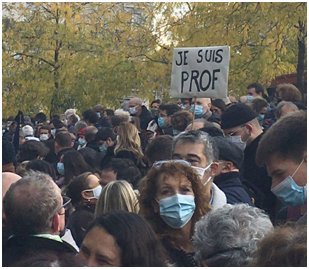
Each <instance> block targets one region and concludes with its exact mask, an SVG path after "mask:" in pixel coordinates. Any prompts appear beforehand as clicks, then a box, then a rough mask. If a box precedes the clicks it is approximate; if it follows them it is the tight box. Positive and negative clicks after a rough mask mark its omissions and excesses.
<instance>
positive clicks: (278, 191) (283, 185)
mask: <svg viewBox="0 0 309 269" xmlns="http://www.w3.org/2000/svg"><path fill="white" fill-rule="evenodd" d="M303 161H304V160H303ZM303 161H302V162H301V163H300V165H299V166H298V167H297V168H296V170H295V172H294V173H293V175H292V176H288V177H286V178H285V179H284V180H283V181H281V182H280V183H279V184H278V185H277V186H275V187H274V188H272V189H271V191H272V192H273V194H274V195H276V196H277V197H278V199H279V200H281V201H282V202H283V203H285V204H286V205H289V206H298V205H303V204H305V203H306V201H307V185H306V186H298V185H297V184H296V182H295V181H294V179H293V176H294V175H295V174H296V172H297V171H298V169H299V167H300V166H301V165H302V163H303Z"/></svg>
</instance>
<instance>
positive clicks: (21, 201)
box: [3, 170, 61, 235]
mask: <svg viewBox="0 0 309 269" xmlns="http://www.w3.org/2000/svg"><path fill="white" fill-rule="evenodd" d="M57 188H58V187H57V185H56V184H55V183H54V182H53V180H52V178H51V177H50V176H49V175H47V174H45V173H42V172H38V171H33V170H30V171H29V172H27V173H26V174H25V175H24V176H23V177H22V178H21V179H20V180H18V181H17V182H16V183H14V184H12V185H11V187H10V188H9V190H8V191H7V193H6V195H5V196H4V199H3V209H4V212H5V216H6V218H7V221H8V224H9V225H10V226H11V229H12V232H13V234H15V235H29V234H39V233H46V232H50V230H51V228H52V226H51V220H52V217H53V216H54V215H55V213H56V212H57V210H59V209H60V207H61V192H60V189H59V188H58V189H57Z"/></svg>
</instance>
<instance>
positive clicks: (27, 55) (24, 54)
mask: <svg viewBox="0 0 309 269" xmlns="http://www.w3.org/2000/svg"><path fill="white" fill-rule="evenodd" d="M15 56H25V57H29V58H34V59H38V60H40V61H42V62H44V63H47V64H48V65H50V66H52V67H53V68H55V64H53V63H52V62H50V61H47V60H45V59H44V58H41V57H37V56H34V55H30V54H26V53H22V52H17V53H15V54H14V55H12V56H11V57H15Z"/></svg>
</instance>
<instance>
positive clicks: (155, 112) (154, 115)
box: [150, 108, 159, 117]
mask: <svg viewBox="0 0 309 269" xmlns="http://www.w3.org/2000/svg"><path fill="white" fill-rule="evenodd" d="M150 112H151V114H152V116H153V117H157V116H158V115H159V109H155V108H152V109H151V110H150Z"/></svg>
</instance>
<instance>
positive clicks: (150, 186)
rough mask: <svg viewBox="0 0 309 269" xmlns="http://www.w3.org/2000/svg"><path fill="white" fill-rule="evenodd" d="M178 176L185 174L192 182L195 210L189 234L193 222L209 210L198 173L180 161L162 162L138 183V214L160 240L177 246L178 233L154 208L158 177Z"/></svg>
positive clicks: (192, 230) (208, 199)
mask: <svg viewBox="0 0 309 269" xmlns="http://www.w3.org/2000/svg"><path fill="white" fill-rule="evenodd" d="M162 175H165V176H173V177H180V176H185V177H186V178H187V179H188V180H189V181H190V182H191V184H192V190H193V193H194V197H195V198H194V201H195V212H194V214H193V216H192V219H191V220H192V227H191V236H192V235H193V232H194V226H195V223H196V222H197V221H198V220H199V219H200V218H201V217H202V216H204V215H205V214H206V213H207V212H208V211H209V210H210V204H209V201H210V197H209V195H207V192H206V189H205V188H206V187H205V186H204V185H203V184H202V182H201V180H200V177H199V175H198V174H197V173H196V172H195V171H194V170H193V168H191V167H190V166H186V165H183V164H180V163H174V162H170V163H164V164H162V165H161V166H160V167H158V168H157V167H152V168H151V169H150V170H149V171H148V173H147V175H146V176H145V177H144V178H143V179H142V180H141V182H140V185H139V192H140V196H139V202H140V214H141V215H143V216H144V217H145V219H147V220H148V221H149V223H150V224H151V225H152V227H153V229H154V231H155V232H156V233H157V235H158V236H159V238H160V239H161V240H162V241H165V242H170V244H171V245H174V246H177V242H179V240H180V235H179V232H178V230H177V229H173V228H171V227H170V226H168V225H167V224H166V223H165V222H164V221H163V220H162V219H161V217H160V212H159V211H158V210H155V205H156V204H157V201H156V195H157V191H158V187H159V184H158V182H159V178H160V177H161V176H162Z"/></svg>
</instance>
